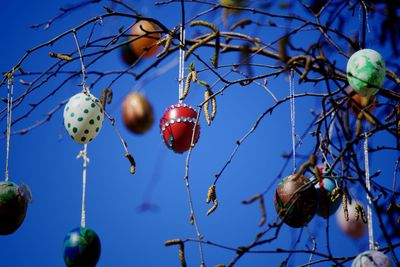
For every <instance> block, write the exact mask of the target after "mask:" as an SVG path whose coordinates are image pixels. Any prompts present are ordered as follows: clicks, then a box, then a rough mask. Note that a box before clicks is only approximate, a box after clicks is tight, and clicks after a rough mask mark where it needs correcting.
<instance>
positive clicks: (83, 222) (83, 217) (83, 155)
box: [76, 144, 89, 227]
mask: <svg viewBox="0 0 400 267" xmlns="http://www.w3.org/2000/svg"><path fill="white" fill-rule="evenodd" d="M76 158H77V159H79V158H83V171H82V213H81V227H85V226H86V168H87V164H88V163H89V158H88V157H87V144H85V145H83V150H82V151H80V152H79V154H78V156H77V157H76Z"/></svg>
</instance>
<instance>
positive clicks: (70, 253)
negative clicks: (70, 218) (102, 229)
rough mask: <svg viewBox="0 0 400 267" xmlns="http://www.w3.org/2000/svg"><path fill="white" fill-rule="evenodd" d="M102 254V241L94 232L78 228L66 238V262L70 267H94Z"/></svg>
mask: <svg viewBox="0 0 400 267" xmlns="http://www.w3.org/2000/svg"><path fill="white" fill-rule="evenodd" d="M100 253H101V244H100V239H99V237H98V236H97V234H96V233H95V232H94V231H93V230H90V229H88V228H85V227H78V228H75V229H73V230H72V231H70V232H68V234H67V235H66V237H65V238H64V244H63V254H64V262H65V264H66V265H67V266H68V267H94V266H96V264H97V262H98V260H99V258H100Z"/></svg>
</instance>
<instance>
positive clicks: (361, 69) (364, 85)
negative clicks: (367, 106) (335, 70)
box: [346, 49, 386, 97]
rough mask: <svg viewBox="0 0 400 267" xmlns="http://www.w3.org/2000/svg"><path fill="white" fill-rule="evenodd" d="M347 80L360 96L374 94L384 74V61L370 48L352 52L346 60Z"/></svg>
mask: <svg viewBox="0 0 400 267" xmlns="http://www.w3.org/2000/svg"><path fill="white" fill-rule="evenodd" d="M346 72H347V80H348V81H349V84H350V86H351V87H352V88H353V90H354V91H356V92H357V93H358V94H360V95H361V96H365V97H370V96H372V95H375V94H376V93H377V92H378V91H379V89H380V88H381V86H382V84H383V80H384V79H385V75H386V67H385V61H384V60H383V58H382V56H381V55H380V54H379V53H378V52H376V51H375V50H372V49H362V50H359V51H357V52H356V53H354V54H353V55H352V56H351V57H350V59H349V61H348V62H347V70H346Z"/></svg>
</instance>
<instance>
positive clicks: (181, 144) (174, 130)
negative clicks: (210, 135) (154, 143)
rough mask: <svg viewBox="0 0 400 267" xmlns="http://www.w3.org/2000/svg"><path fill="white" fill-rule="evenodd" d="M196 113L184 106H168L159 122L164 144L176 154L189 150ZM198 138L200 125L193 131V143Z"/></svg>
mask: <svg viewBox="0 0 400 267" xmlns="http://www.w3.org/2000/svg"><path fill="white" fill-rule="evenodd" d="M196 118H197V112H196V111H195V110H194V109H193V108H192V107H189V106H188V105H186V104H176V105H172V106H170V107H169V108H168V109H167V110H166V111H165V113H164V116H163V117H162V118H161V120H160V131H161V135H162V137H163V139H164V142H165V144H166V145H167V147H168V148H169V149H172V150H173V151H174V152H176V153H183V152H185V151H187V150H188V149H189V148H190V145H191V140H192V133H193V128H194V126H195V121H196ZM199 136H200V125H197V127H196V129H195V135H194V140H193V143H194V144H196V143H197V141H198V139H199Z"/></svg>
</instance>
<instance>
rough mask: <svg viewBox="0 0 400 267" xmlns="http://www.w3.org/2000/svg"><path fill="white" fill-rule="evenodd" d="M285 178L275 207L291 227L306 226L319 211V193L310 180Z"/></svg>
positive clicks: (276, 195)
mask: <svg viewBox="0 0 400 267" xmlns="http://www.w3.org/2000/svg"><path fill="white" fill-rule="evenodd" d="M294 177H295V175H290V176H287V177H285V178H284V179H283V180H282V181H281V182H280V183H279V185H278V187H277V189H276V191H275V197H274V206H275V210H276V212H277V213H278V215H279V217H280V218H281V219H282V220H283V221H284V222H285V223H286V224H287V225H289V226H290V227H293V228H298V227H302V226H304V225H306V224H307V223H308V222H310V221H311V219H312V218H313V217H314V215H315V212H316V210H317V191H316V190H315V188H314V186H313V185H312V184H311V183H310V180H309V179H307V178H306V177H305V176H303V175H301V176H300V177H298V179H296V180H294Z"/></svg>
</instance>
